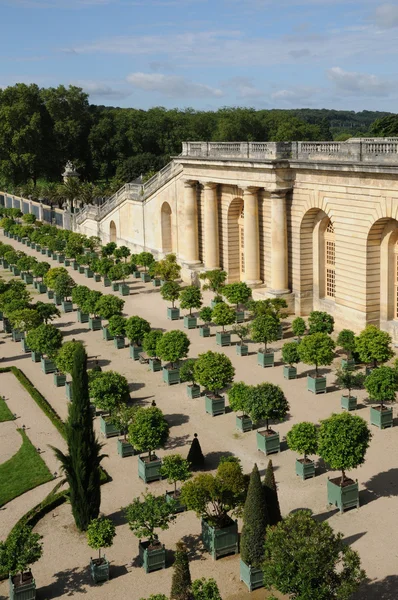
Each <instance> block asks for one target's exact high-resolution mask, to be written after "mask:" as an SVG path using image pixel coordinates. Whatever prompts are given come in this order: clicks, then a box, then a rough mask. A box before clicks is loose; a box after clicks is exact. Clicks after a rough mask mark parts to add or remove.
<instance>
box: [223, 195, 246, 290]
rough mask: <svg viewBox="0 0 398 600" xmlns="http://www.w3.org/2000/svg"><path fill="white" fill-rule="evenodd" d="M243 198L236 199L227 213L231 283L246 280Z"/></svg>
mask: <svg viewBox="0 0 398 600" xmlns="http://www.w3.org/2000/svg"><path fill="white" fill-rule="evenodd" d="M243 223H244V214H243V200H242V198H234V199H233V200H232V202H231V204H230V205H229V208H228V213H227V234H228V238H227V239H228V243H227V248H228V250H227V269H226V270H227V272H228V281H229V283H234V282H237V281H242V280H244V278H245V275H244V274H245V255H244V252H245V239H244V231H243Z"/></svg>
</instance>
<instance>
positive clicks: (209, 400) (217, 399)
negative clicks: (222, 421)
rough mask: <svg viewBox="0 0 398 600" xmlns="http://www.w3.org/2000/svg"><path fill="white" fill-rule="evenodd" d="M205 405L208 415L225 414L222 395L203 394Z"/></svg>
mask: <svg viewBox="0 0 398 600" xmlns="http://www.w3.org/2000/svg"><path fill="white" fill-rule="evenodd" d="M205 407H206V412H207V414H208V415H211V416H212V417H216V416H217V415H223V414H225V398H224V396H207V395H206V396H205Z"/></svg>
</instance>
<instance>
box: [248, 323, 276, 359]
mask: <svg viewBox="0 0 398 600" xmlns="http://www.w3.org/2000/svg"><path fill="white" fill-rule="evenodd" d="M250 331H251V336H252V340H253V342H259V343H262V344H264V352H266V351H267V344H268V342H275V341H276V340H277V339H278V337H279V331H280V320H279V318H278V317H276V316H274V315H272V314H265V315H260V316H259V317H256V318H255V319H254V321H253V322H252V324H251V328H250Z"/></svg>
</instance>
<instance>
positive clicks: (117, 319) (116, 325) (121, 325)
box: [108, 315, 127, 337]
mask: <svg viewBox="0 0 398 600" xmlns="http://www.w3.org/2000/svg"><path fill="white" fill-rule="evenodd" d="M126 322H127V319H126V318H125V317H122V316H121V315H113V317H111V318H110V319H109V323H108V329H109V333H110V334H111V335H113V336H115V337H124V336H125V335H126V324H127V323H126Z"/></svg>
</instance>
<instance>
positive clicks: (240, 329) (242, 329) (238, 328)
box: [232, 325, 250, 346]
mask: <svg viewBox="0 0 398 600" xmlns="http://www.w3.org/2000/svg"><path fill="white" fill-rule="evenodd" d="M232 331H233V332H234V334H235V335H237V336H238V338H239V343H240V345H241V346H242V344H243V340H244V339H245V338H246V337H247V336H248V335H249V332H250V327H249V326H248V325H234V326H233V327H232Z"/></svg>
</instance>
